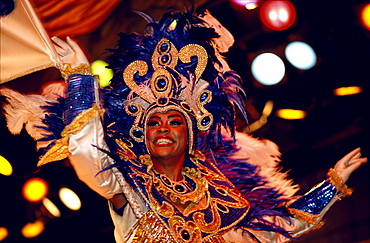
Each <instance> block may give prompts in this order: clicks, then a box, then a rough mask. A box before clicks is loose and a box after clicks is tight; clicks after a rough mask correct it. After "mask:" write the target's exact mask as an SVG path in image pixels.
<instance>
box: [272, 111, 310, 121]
mask: <svg viewBox="0 0 370 243" xmlns="http://www.w3.org/2000/svg"><path fill="white" fill-rule="evenodd" d="M276 115H277V116H278V117H280V118H283V119H287V120H297V119H303V118H305V117H306V112H305V111H302V110H294V109H280V110H277V111H276Z"/></svg>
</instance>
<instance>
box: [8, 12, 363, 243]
mask: <svg viewBox="0 0 370 243" xmlns="http://www.w3.org/2000/svg"><path fill="white" fill-rule="evenodd" d="M141 15H142V16H143V17H144V18H145V19H146V20H147V21H148V22H149V24H148V25H147V28H146V29H145V33H144V34H142V35H140V34H135V33H132V34H123V33H120V34H119V36H120V40H119V42H118V44H117V46H116V47H115V48H114V49H112V50H110V51H111V56H110V57H109V59H108V62H109V68H111V69H113V71H114V77H113V79H112V80H111V85H110V87H108V88H106V89H99V88H98V87H97V84H96V80H94V77H93V76H92V73H91V70H90V68H89V63H88V60H87V59H86V57H85V56H84V54H83V52H82V51H81V49H80V48H79V47H78V45H77V44H76V43H75V42H74V41H73V40H71V39H70V38H67V40H66V42H65V41H63V40H61V39H59V38H57V37H54V38H52V39H53V41H54V42H55V44H56V50H57V52H58V53H59V55H60V58H61V63H62V64H61V65H60V70H61V73H62V75H63V76H64V77H65V79H66V83H67V91H66V95H65V97H64V98H63V97H61V98H59V99H58V101H57V102H54V103H50V102H49V103H48V105H46V106H44V109H45V113H46V114H47V116H45V117H44V118H43V122H44V124H45V125H44V127H43V128H42V129H44V130H45V131H46V132H47V133H48V134H47V135H46V136H44V137H43V138H42V139H39V141H40V142H49V144H48V145H47V146H46V148H45V149H44V151H45V152H44V154H43V155H42V157H41V159H40V161H39V165H43V164H46V163H48V162H52V161H57V160H61V159H64V158H67V157H68V158H69V160H70V161H71V163H72V165H73V167H74V169H75V170H76V173H77V175H78V177H79V178H80V179H81V180H82V181H84V182H85V183H86V184H87V185H88V186H89V187H91V188H92V189H93V190H95V191H96V192H97V193H99V194H100V195H101V196H103V197H105V198H107V199H108V200H109V207H110V212H111V216H112V219H113V222H114V224H115V238H116V241H117V242H287V241H289V240H291V239H295V238H296V237H299V236H300V235H301V234H303V233H307V232H309V231H311V230H313V229H314V228H316V227H319V226H320V225H321V223H320V222H321V219H322V217H323V215H324V213H325V212H326V211H327V210H328V209H329V207H330V206H331V205H332V204H333V203H334V202H335V201H336V200H337V199H338V198H342V197H345V196H348V195H350V194H351V193H352V190H351V189H349V188H348V187H347V186H346V185H345V184H344V183H345V182H346V181H347V179H348V177H349V176H350V174H351V173H352V172H353V171H354V170H356V169H357V168H358V167H359V166H360V165H361V164H363V163H365V162H366V161H367V159H366V158H363V157H361V151H360V149H359V148H358V149H355V150H353V151H352V152H350V153H349V154H347V155H346V156H344V157H343V158H342V159H341V160H340V161H338V162H337V164H336V165H335V166H334V168H333V169H331V170H330V171H329V172H328V178H327V179H325V180H324V181H323V182H321V183H319V184H318V185H317V186H315V187H314V188H313V189H312V190H311V191H310V192H309V193H307V194H305V195H304V196H301V197H294V196H293V194H294V193H295V192H296V191H297V186H295V185H292V183H291V181H290V180H288V179H287V178H286V175H285V174H283V173H281V172H279V171H278V170H277V169H276V166H277V157H278V156H279V152H278V151H277V149H276V147H274V144H273V143H271V142H269V141H260V140H257V139H254V138H252V137H250V136H248V135H245V134H241V133H238V132H236V129H235V109H236V108H237V107H238V108H239V109H240V110H241V112H242V113H243V114H244V111H243V108H242V107H243V105H242V104H243V91H242V88H241V86H240V84H239V76H238V75H237V74H236V73H235V72H233V71H232V70H230V68H229V67H228V66H227V63H226V62H225V61H224V59H222V57H221V54H220V52H225V51H226V50H227V48H228V47H229V46H230V44H231V43H232V37H231V36H230V35H229V34H228V32H227V31H226V30H225V29H224V28H222V26H220V24H219V23H218V22H217V21H216V20H215V19H214V18H212V16H211V15H210V14H209V13H205V14H204V15H202V16H200V17H198V16H195V15H194V14H193V13H192V12H190V11H189V12H185V13H182V12H177V11H170V12H168V13H166V14H164V15H163V17H162V18H161V19H160V20H159V21H158V22H156V21H154V20H153V19H152V18H150V17H149V16H147V15H144V14H141ZM2 94H3V95H5V96H8V97H9V101H10V103H11V102H12V98H11V96H12V91H10V90H3V91H2ZM5 109H6V110H7V109H8V110H10V109H11V107H5ZM8 113H9V112H8ZM244 115H245V114H244ZM60 124H63V126H62V127H61V128H62V129H60V127H59V125H60ZM39 129H40V127H39ZM256 145H258V146H256Z"/></svg>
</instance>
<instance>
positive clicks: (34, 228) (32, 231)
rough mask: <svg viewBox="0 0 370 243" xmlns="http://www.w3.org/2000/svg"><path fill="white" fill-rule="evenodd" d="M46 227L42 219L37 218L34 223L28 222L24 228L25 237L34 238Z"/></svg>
mask: <svg viewBox="0 0 370 243" xmlns="http://www.w3.org/2000/svg"><path fill="white" fill-rule="evenodd" d="M44 229H45V225H44V223H43V222H41V221H40V220H36V221H35V222H33V223H27V224H26V225H25V226H23V228H22V231H21V232H22V235H23V236H24V237H25V238H34V237H36V236H38V235H39V234H41V233H42V232H43V231H44Z"/></svg>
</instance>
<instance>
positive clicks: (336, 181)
mask: <svg viewBox="0 0 370 243" xmlns="http://www.w3.org/2000/svg"><path fill="white" fill-rule="evenodd" d="M327 176H328V181H329V182H330V183H331V184H332V185H333V186H335V188H336V189H337V191H338V196H339V198H343V197H349V196H351V195H352V193H353V189H352V188H348V186H347V185H346V184H344V183H343V179H342V177H340V176H339V175H338V173H337V171H336V170H335V169H333V168H330V169H329V172H328V174H327Z"/></svg>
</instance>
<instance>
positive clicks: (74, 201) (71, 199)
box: [59, 187, 81, 210]
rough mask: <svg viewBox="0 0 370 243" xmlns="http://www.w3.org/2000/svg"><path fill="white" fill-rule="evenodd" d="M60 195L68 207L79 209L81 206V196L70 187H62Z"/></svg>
mask: <svg viewBox="0 0 370 243" xmlns="http://www.w3.org/2000/svg"><path fill="white" fill-rule="evenodd" d="M59 197H60V200H61V201H62V202H63V203H64V205H66V206H67V208H69V209H72V210H79V209H80V208H81V200H80V198H79V197H78V196H77V195H76V193H74V192H73V191H72V190H71V189H69V188H65V187H63V188H61V189H60V190H59Z"/></svg>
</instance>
